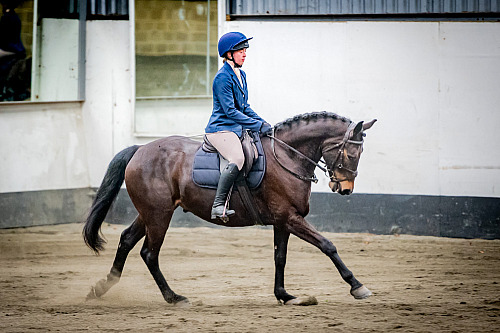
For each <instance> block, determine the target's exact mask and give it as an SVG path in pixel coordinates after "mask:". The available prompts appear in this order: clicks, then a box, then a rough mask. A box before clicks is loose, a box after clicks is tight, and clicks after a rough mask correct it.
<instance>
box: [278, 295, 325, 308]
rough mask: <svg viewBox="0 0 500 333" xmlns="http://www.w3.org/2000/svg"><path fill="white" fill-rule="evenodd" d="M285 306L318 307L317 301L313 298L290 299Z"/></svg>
mask: <svg viewBox="0 0 500 333" xmlns="http://www.w3.org/2000/svg"><path fill="white" fill-rule="evenodd" d="M285 305H302V306H307V305H318V300H317V299H316V297H314V296H307V297H297V298H292V299H291V300H288V301H286V302H285Z"/></svg>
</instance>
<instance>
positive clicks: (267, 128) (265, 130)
mask: <svg viewBox="0 0 500 333" xmlns="http://www.w3.org/2000/svg"><path fill="white" fill-rule="evenodd" d="M260 133H261V134H262V135H266V136H268V135H272V134H273V128H272V127H271V125H269V124H268V123H262V126H261V127H260Z"/></svg>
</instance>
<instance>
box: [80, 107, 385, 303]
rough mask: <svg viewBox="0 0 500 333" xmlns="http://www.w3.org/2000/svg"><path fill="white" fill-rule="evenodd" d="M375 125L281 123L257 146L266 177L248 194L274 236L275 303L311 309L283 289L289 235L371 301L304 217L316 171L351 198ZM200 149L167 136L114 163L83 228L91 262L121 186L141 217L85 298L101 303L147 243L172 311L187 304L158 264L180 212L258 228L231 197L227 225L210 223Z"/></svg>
mask: <svg viewBox="0 0 500 333" xmlns="http://www.w3.org/2000/svg"><path fill="white" fill-rule="evenodd" d="M375 121H376V119H374V120H372V121H370V122H367V123H364V122H363V121H361V122H358V123H354V122H352V121H351V120H349V119H347V118H344V117H342V116H339V115H337V114H334V113H329V112H325V111H323V112H313V113H307V114H301V115H298V116H295V117H293V118H290V119H287V120H285V121H283V122H281V123H278V124H276V125H275V126H274V127H273V131H272V134H270V135H267V136H263V137H262V138H261V141H262V145H263V148H264V152H265V155H266V160H267V169H266V173H265V175H264V178H263V180H262V183H261V184H260V186H259V187H257V188H256V189H253V190H252V195H253V198H254V202H255V206H256V207H257V210H258V212H259V214H260V217H261V219H262V222H263V223H264V225H268V226H272V227H273V230H274V262H275V281H274V295H275V296H276V299H277V300H278V302H279V303H282V304H286V305H301V304H302V305H303V304H306V303H307V302H310V298H308V299H304V298H297V297H296V296H293V295H291V294H289V293H288V292H287V291H286V289H285V279H284V271H285V264H286V256H287V245H288V240H289V237H290V234H293V235H295V236H297V237H299V238H300V239H302V240H304V241H306V242H308V243H310V244H312V245H314V246H316V247H317V248H318V249H320V250H321V251H322V252H323V253H324V254H325V255H327V256H328V257H329V258H330V259H331V261H332V262H333V264H334V265H335V267H336V268H337V270H338V271H339V273H340V275H341V277H342V279H343V280H344V281H345V282H347V283H348V284H349V285H350V294H351V295H352V296H353V297H354V298H355V299H364V298H367V297H369V296H371V295H372V292H371V291H370V290H369V289H368V288H367V287H365V286H364V285H363V284H362V283H361V282H359V281H358V280H357V279H356V278H355V277H354V275H353V273H352V272H351V271H350V270H349V269H348V268H347V266H346V265H345V264H344V263H343V261H342V260H341V258H340V256H339V254H338V252H337V248H336V247H335V246H334V245H333V243H332V242H331V241H330V240H328V239H327V238H325V237H323V236H322V235H321V234H320V233H319V232H318V231H317V230H316V229H315V228H314V227H313V226H312V225H311V224H310V223H309V222H307V221H306V220H305V217H306V215H307V214H308V212H309V197H310V194H311V182H312V181H316V177H315V176H314V170H315V168H316V167H317V166H319V167H320V168H321V169H322V170H324V171H325V172H326V174H327V176H328V177H329V178H330V182H329V187H330V189H331V190H332V191H333V192H337V193H339V194H341V195H349V194H351V193H352V191H353V188H354V179H355V177H356V176H357V167H358V163H359V159H360V155H361V152H362V150H363V141H364V139H363V137H364V135H365V134H364V131H366V130H367V129H369V128H371V127H372V125H373V124H374V123H375ZM200 145H201V144H200V142H198V141H195V140H192V139H190V138H187V137H183V136H170V137H166V138H162V139H158V140H155V141H152V142H150V143H148V144H145V145H141V146H138V145H135V146H131V147H128V148H126V149H124V150H122V151H121V152H119V153H118V154H117V155H115V157H114V158H113V159H112V161H111V162H110V164H109V166H108V169H107V172H106V174H105V176H104V178H103V180H102V184H101V186H100V187H99V189H98V191H97V193H96V197H95V199H94V201H93V203H92V206H91V208H90V211H89V215H88V218H87V220H86V222H85V224H84V227H83V232H82V233H83V238H84V241H85V243H86V244H87V246H88V247H90V249H92V250H93V251H94V252H95V254H96V255H98V254H99V251H101V250H103V249H104V243H105V241H104V239H103V238H102V237H101V235H100V227H101V225H102V223H103V221H104V219H105V217H106V214H107V212H108V210H109V209H110V207H111V205H112V202H113V200H114V199H115V198H116V196H117V194H118V192H119V190H120V187H121V185H122V183H123V181H125V184H126V188H127V191H128V194H129V196H130V199H131V200H132V203H133V205H134V206H135V208H136V209H137V211H138V216H137V217H136V219H135V220H134V221H133V223H132V224H131V225H130V226H129V227H127V228H126V229H125V230H124V231H123V232H122V234H121V236H120V241H119V246H118V249H117V251H116V255H115V259H114V262H113V265H112V268H111V270H110V272H109V274H108V275H107V277H106V278H105V279H102V280H99V281H98V282H97V283H96V285H95V286H93V287H91V291H90V293H89V294H88V296H87V297H88V298H98V297H101V296H102V295H104V294H105V293H106V292H107V291H108V290H109V289H110V288H111V287H112V286H113V285H115V284H116V283H118V281H119V280H120V277H121V275H122V272H123V268H124V265H125V260H126V258H127V255H128V254H129V252H130V251H131V250H132V248H133V247H134V246H135V245H136V244H137V242H138V241H139V240H141V239H142V238H143V237H145V240H144V244H143V246H142V249H141V251H140V255H141V257H142V259H143V260H144V262H145V263H146V266H147V267H148V269H149V271H150V273H151V275H152V276H153V278H154V280H155V281H156V284H157V285H158V287H159V289H160V291H161V294H162V295H163V298H164V300H165V301H166V302H168V303H172V304H175V305H183V304H184V305H186V304H189V300H188V299H187V298H186V297H185V296H182V295H180V294H176V293H175V292H174V291H173V290H172V289H171V288H170V286H169V285H168V283H167V281H166V280H165V277H164V276H163V274H162V272H161V270H160V267H159V264H158V257H159V253H160V248H161V246H162V244H163V240H164V237H165V234H166V232H167V229H168V227H169V224H170V220H171V218H172V215H173V213H174V210H175V209H176V208H177V207H181V208H182V209H183V210H184V211H185V212H191V213H193V214H194V215H196V216H198V217H200V218H202V219H203V220H206V221H208V222H211V223H215V224H218V225H223V226H226V227H244V226H253V225H255V221H254V220H253V219H252V218H251V214H248V212H246V211H245V206H244V205H243V203H242V200H241V199H240V198H239V196H238V195H234V193H233V195H232V196H231V197H230V202H229V204H230V206H231V207H232V209H234V210H235V211H236V214H235V215H233V216H232V217H231V218H230V219H229V221H227V223H225V222H223V221H221V220H211V216H210V211H211V205H212V201H213V199H214V196H215V190H213V189H207V188H201V187H198V186H197V185H196V184H195V183H194V182H193V180H192V174H191V173H192V165H193V159H194V155H195V152H196V151H197V150H198V148H199V147H200ZM322 157H323V158H324V160H323V159H322ZM320 163H322V164H323V165H324V166H321V165H320ZM316 303H317V302H316ZM313 304H315V303H313Z"/></svg>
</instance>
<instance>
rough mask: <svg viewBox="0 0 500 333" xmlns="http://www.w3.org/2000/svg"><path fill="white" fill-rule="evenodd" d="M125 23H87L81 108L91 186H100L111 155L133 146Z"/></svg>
mask: <svg viewBox="0 0 500 333" xmlns="http://www.w3.org/2000/svg"><path fill="white" fill-rule="evenodd" d="M131 47H132V48H133V47H134V45H131V44H130V25H129V22H128V21H108V20H102V21H100V20H98V21H88V22H87V53H86V63H87V67H86V98H85V104H84V105H83V111H82V113H83V119H84V131H85V134H86V139H87V147H86V148H87V155H88V172H89V178H90V186H92V187H98V186H99V185H100V184H101V181H102V178H103V176H104V173H105V172H106V168H107V166H108V164H109V162H110V161H111V159H112V158H113V156H114V155H115V154H116V153H118V152H119V151H120V150H122V149H124V148H126V147H128V146H130V145H132V144H133V143H134V136H133V134H134V131H133V128H134V125H133V118H134V112H133V107H134V103H133V99H134V97H133V93H132V84H133V73H131V70H130V68H131V59H130V54H131V52H130V48H131Z"/></svg>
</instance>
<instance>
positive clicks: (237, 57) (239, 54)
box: [233, 49, 247, 67]
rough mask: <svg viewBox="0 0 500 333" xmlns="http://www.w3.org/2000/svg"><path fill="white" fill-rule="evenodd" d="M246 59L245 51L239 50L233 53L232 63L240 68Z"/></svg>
mask: <svg viewBox="0 0 500 333" xmlns="http://www.w3.org/2000/svg"><path fill="white" fill-rule="evenodd" d="M246 57H247V49H241V50H238V51H234V52H233V59H234V63H235V64H236V65H238V66H240V67H241V66H243V63H244V62H245V58H246Z"/></svg>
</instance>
